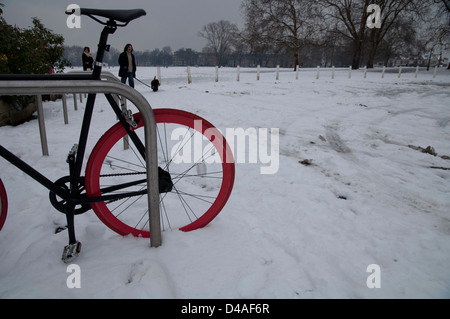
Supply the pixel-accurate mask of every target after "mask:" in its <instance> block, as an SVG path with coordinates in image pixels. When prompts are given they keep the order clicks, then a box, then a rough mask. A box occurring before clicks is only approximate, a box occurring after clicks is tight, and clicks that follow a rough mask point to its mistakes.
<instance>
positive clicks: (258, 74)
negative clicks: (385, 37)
mask: <svg viewBox="0 0 450 319" xmlns="http://www.w3.org/2000/svg"><path fill="white" fill-rule="evenodd" d="M437 68H438V67H437V66H436V67H435V68H434V73H433V78H436V74H437ZM158 70H159V69H158ZM320 70H321V69H320V66H318V67H317V73H316V79H317V80H318V79H319V78H320ZM299 71H300V70H299V67H298V66H297V68H296V70H295V79H296V80H298V79H299ZM363 71H364V78H365V79H366V78H367V67H364V70H363ZM402 72H403V68H402V67H399V70H398V78H401V76H402ZM385 73H386V67H385V66H384V67H383V70H382V71H381V77H382V78H383V79H384V75H385ZM418 74H419V67H418V66H417V67H416V71H415V78H417V76H418ZM334 77H335V67H334V66H333V67H332V68H331V78H332V79H334ZM158 78H159V79H160V82H161V73H160V71H159V72H158ZM348 78H349V79H351V78H352V67H351V66H350V67H349V69H348ZM187 79H188V84H191V83H192V74H191V67H190V66H188V67H187ZM240 79H241V75H240V66H237V78H236V80H237V81H238V82H239V81H240ZM260 79H261V66H259V65H258V66H257V68H256V80H257V81H259V80H260ZM275 79H276V80H277V81H278V80H279V79H280V66H279V65H277V68H276V76H275ZM214 81H215V82H219V67H218V66H216V70H215V77H214Z"/></svg>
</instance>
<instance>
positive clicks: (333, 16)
mask: <svg viewBox="0 0 450 319" xmlns="http://www.w3.org/2000/svg"><path fill="white" fill-rule="evenodd" d="M371 5H372V6H371ZM373 5H376V8H377V10H379V19H378V20H379V21H374V19H376V18H377V16H376V13H378V12H377V11H376V10H375V9H371V8H373ZM370 6H371V7H370ZM241 8H242V12H243V17H244V22H245V23H244V27H243V28H242V29H239V28H238V26H237V25H236V24H233V23H231V22H229V21H224V20H221V21H218V22H212V23H209V24H207V25H205V26H203V28H202V30H200V32H199V33H198V36H200V37H203V38H205V39H206V41H207V45H206V46H205V48H203V50H202V51H201V52H197V51H194V50H191V49H180V50H178V51H175V52H173V51H172V49H171V48H170V47H165V48H163V49H155V50H153V51H145V52H139V51H138V52H135V55H136V58H137V61H138V64H140V65H145V66H171V65H214V66H215V65H218V66H237V65H240V66H256V65H261V66H268V67H270V66H275V65H280V66H282V67H293V68H295V67H296V66H297V65H299V66H303V67H311V66H312V67H315V66H317V65H321V66H337V67H339V66H349V65H351V66H352V68H353V69H358V68H360V67H361V66H367V67H368V68H372V67H374V66H375V65H377V64H380V65H385V66H389V62H390V61H392V59H394V58H396V57H403V58H411V57H412V58H413V59H412V60H410V61H412V62H411V63H415V64H418V63H424V62H423V61H419V60H420V58H422V57H424V56H428V57H429V59H431V57H432V56H433V55H437V56H440V57H441V56H442V50H445V49H450V0H243V1H242V4H241ZM374 22H377V24H376V26H374ZM66 49H67V51H66V52H67V54H66V57H67V58H68V60H70V61H71V62H72V64H73V65H78V64H79V59H80V58H79V55H80V52H81V50H80V48H76V50H75V51H77V53H76V54H75V53H73V52H72V51H74V48H73V47H72V48H70V47H69V48H66ZM119 53H120V52H118V51H117V50H115V49H112V51H111V52H110V53H109V55H107V57H106V62H107V63H109V64H110V65H116V64H117V57H118V55H119ZM72 54H73V58H72ZM414 58H415V59H414ZM428 61H429V60H428Z"/></svg>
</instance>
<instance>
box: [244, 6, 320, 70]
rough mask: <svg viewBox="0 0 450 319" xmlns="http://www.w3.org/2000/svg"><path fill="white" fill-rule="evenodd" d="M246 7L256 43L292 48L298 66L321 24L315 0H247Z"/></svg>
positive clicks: (246, 15) (251, 32) (245, 14)
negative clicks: (301, 54)
mask: <svg viewBox="0 0 450 319" xmlns="http://www.w3.org/2000/svg"><path fill="white" fill-rule="evenodd" d="M242 8H243V10H244V16H245V20H246V31H247V34H248V35H249V40H250V41H252V42H253V43H252V46H255V47H258V46H259V47H261V46H264V45H269V46H272V47H275V48H278V49H279V50H281V49H282V48H289V49H290V50H291V51H292V52H293V55H294V65H295V66H297V65H299V51H300V49H301V47H302V45H304V44H305V43H307V42H309V41H313V39H314V36H315V35H316V34H317V31H318V28H319V27H320V25H321V23H318V21H317V14H316V13H317V10H316V9H317V5H316V4H315V2H314V1H312V0H244V1H243V3H242Z"/></svg>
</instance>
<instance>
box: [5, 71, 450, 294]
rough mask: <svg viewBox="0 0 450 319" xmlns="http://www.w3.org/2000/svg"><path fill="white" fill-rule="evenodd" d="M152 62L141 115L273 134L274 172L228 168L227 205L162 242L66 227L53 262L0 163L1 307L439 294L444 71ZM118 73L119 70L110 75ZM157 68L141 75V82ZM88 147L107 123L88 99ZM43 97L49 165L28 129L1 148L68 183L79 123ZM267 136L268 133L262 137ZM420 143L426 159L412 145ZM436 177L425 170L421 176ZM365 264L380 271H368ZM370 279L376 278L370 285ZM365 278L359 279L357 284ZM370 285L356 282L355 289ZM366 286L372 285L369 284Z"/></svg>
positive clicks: (27, 184) (42, 214)
mask: <svg viewBox="0 0 450 319" xmlns="http://www.w3.org/2000/svg"><path fill="white" fill-rule="evenodd" d="M191 70H192V73H193V74H192V77H193V83H192V84H187V74H186V68H163V69H162V70H161V73H162V86H161V87H160V91H159V92H157V93H154V92H152V91H151V89H150V88H148V87H146V86H144V85H142V84H140V83H136V89H137V90H138V91H140V92H141V93H142V94H143V95H144V96H145V97H146V98H147V99H148V100H149V102H150V104H151V105H152V107H153V108H162V107H164V108H167V107H168V108H178V109H182V110H186V111H189V112H193V113H196V114H198V115H200V116H202V117H204V118H206V119H207V120H209V121H210V122H212V123H213V124H214V125H216V126H217V127H218V128H220V129H221V130H222V131H225V130H226V129H227V128H243V129H248V128H256V129H260V128H267V129H269V130H270V129H271V128H278V129H279V149H280V155H279V169H278V171H277V173H276V174H272V175H263V174H261V172H260V169H261V167H262V166H264V165H263V164H262V163H256V164H252V163H240V164H237V165H236V180H235V186H234V189H233V193H232V195H231V197H230V200H229V202H228V204H227V205H226V206H225V208H224V209H223V211H222V212H221V213H220V214H219V216H218V217H217V218H216V219H215V220H214V221H213V222H212V223H210V224H209V225H208V226H207V227H205V228H203V229H200V230H196V231H194V232H190V233H183V232H180V231H178V230H168V231H165V232H163V234H162V236H163V244H162V246H161V247H159V248H150V244H149V240H148V239H136V238H131V237H125V238H123V237H121V236H119V235H117V234H115V233H114V232H112V231H111V230H109V228H107V227H106V226H104V225H103V223H102V222H101V221H100V220H99V219H98V218H97V217H96V215H95V214H94V213H92V212H89V213H87V214H84V215H81V216H77V217H76V231H77V237H78V239H79V240H80V241H81V242H82V244H83V249H82V252H81V255H80V256H79V258H78V259H77V260H76V261H75V262H74V263H75V264H77V265H78V266H79V267H80V268H79V269H80V274H81V288H79V289H77V288H75V289H69V288H68V286H67V279H68V277H69V276H70V275H71V274H72V271H71V270H70V269H69V272H68V269H67V265H66V264H64V263H63V262H62V261H61V254H62V249H63V247H64V246H65V245H66V244H67V233H66V232H61V233H59V234H54V230H55V228H56V227H57V226H59V225H64V224H65V217H64V215H63V214H61V213H59V212H57V211H56V210H55V209H54V208H53V207H52V206H51V204H50V202H49V201H48V191H47V190H46V189H44V188H43V187H40V185H39V184H37V183H36V182H34V181H33V180H31V179H30V178H28V177H27V176H25V175H24V174H23V173H22V172H21V171H19V170H17V169H16V168H15V167H13V166H11V165H10V164H9V163H7V162H6V161H5V160H3V159H0V177H1V179H2V180H3V182H4V184H5V186H6V189H7V192H8V199H9V212H8V218H7V220H6V223H5V226H4V228H3V230H2V231H1V232H0V297H1V298H73V297H76V298H275V299H276V298H288V299H290V298H450V267H449V265H450V171H449V170H444V169H441V168H447V169H448V168H450V161H449V160H448V159H445V158H442V157H441V156H443V155H450V71H447V70H438V73H437V75H436V77H435V78H433V71H429V72H426V71H421V72H420V73H419V75H418V77H417V78H415V76H414V72H408V73H403V74H402V76H401V78H398V75H397V73H396V72H397V71H393V72H388V73H386V75H385V78H384V79H383V78H382V77H381V72H380V71H379V70H378V71H372V72H369V73H368V74H367V78H366V79H364V77H363V70H360V71H354V72H353V73H352V77H351V79H349V78H348V70H338V71H336V75H335V78H334V79H332V78H331V70H330V69H326V70H321V71H320V78H319V79H317V78H316V70H315V69H306V70H301V71H300V74H299V79H298V80H297V79H296V78H295V73H294V72H292V71H291V70H282V72H281V74H280V78H279V80H278V81H277V80H276V79H275V70H274V69H262V73H261V80H260V81H256V69H241V75H240V81H239V82H237V81H236V70H235V69H227V68H222V69H220V72H219V82H217V83H216V82H214V72H215V71H214V68H192V69H191ZM109 71H111V72H112V73H113V74H114V75H116V74H117V69H110V70H109ZM156 74H157V73H156V68H139V69H138V73H137V76H138V78H139V79H140V80H142V81H144V82H146V83H150V81H151V80H152V79H153V77H154V76H155V75H156ZM97 102H98V104H97V106H96V109H95V114H94V125H93V127H92V129H91V137H90V140H89V143H90V144H89V147H90V148H92V147H93V145H94V143H95V142H96V141H97V140H98V138H99V137H100V136H101V135H102V134H103V133H104V132H105V131H106V130H107V129H108V128H109V127H110V126H111V125H112V124H113V123H114V121H115V116H114V115H113V114H112V112H111V111H110V110H109V106H108V105H107V102H106V100H105V98H104V97H101V96H99V97H98V99H97ZM68 103H69V124H68V125H64V120H63V111H62V103H61V101H57V102H46V103H45V104H44V108H45V119H46V130H47V136H48V143H49V152H50V156H48V157H43V156H42V153H41V148H40V138H39V130H38V123H37V121H31V122H29V123H26V124H23V125H20V126H18V127H1V128H0V141H1V144H2V145H3V146H5V147H7V148H8V149H10V150H11V151H12V152H13V153H15V154H17V155H18V156H19V157H21V158H22V159H24V160H25V161H26V162H28V163H31V164H32V165H33V166H34V167H35V168H37V169H38V170H39V171H41V172H43V173H44V174H45V175H46V176H48V177H49V178H50V179H52V180H56V179H58V178H59V177H61V176H65V175H67V164H66V163H65V159H66V156H67V153H68V151H69V150H70V148H71V147H72V145H73V144H75V143H77V139H78V132H79V129H80V123H81V120H82V115H83V110H82V109H83V106H81V105H80V103H78V108H79V110H78V111H75V110H74V108H73V104H72V103H73V102H72V99H71V96H69V97H68ZM274 132H275V131H274ZM428 146H432V147H433V148H434V150H435V151H436V153H437V156H433V155H430V154H427V153H423V152H421V151H420V148H419V147H421V148H423V149H425V148H426V147H428ZM431 167H435V168H431ZM369 265H378V266H379V268H378V270H379V271H377V270H376V271H375V272H373V271H371V270H370V269H369V272H368V267H369ZM377 275H380V276H379V277H376V276H377ZM369 277H370V278H369ZM368 278H369V282H373V283H380V284H381V287H380V288H373V289H370V288H368V285H367V281H368ZM374 278H375V279H374Z"/></svg>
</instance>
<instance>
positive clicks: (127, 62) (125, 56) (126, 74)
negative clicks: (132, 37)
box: [119, 43, 136, 88]
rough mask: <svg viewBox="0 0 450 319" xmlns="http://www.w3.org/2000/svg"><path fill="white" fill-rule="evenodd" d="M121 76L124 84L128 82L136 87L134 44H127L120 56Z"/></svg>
mask: <svg viewBox="0 0 450 319" xmlns="http://www.w3.org/2000/svg"><path fill="white" fill-rule="evenodd" d="M119 66H120V69H119V77H120V79H121V81H122V83H123V84H125V83H126V82H127V79H128V84H129V85H130V86H131V87H132V88H134V78H135V77H136V59H135V57H134V54H133V46H132V45H131V44H129V43H128V44H127V45H126V46H125V48H124V49H123V52H122V53H121V54H120V56H119Z"/></svg>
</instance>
